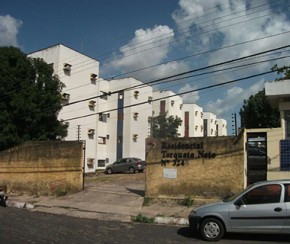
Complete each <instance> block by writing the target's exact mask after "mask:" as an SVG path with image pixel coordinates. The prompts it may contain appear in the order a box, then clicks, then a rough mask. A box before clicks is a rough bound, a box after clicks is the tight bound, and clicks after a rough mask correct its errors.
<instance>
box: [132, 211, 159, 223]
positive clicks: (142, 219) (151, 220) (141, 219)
mask: <svg viewBox="0 0 290 244" xmlns="http://www.w3.org/2000/svg"><path fill="white" fill-rule="evenodd" d="M132 221H133V222H139V223H154V221H155V218H149V217H146V216H143V215H142V214H140V213H139V214H138V215H137V216H135V217H132Z"/></svg>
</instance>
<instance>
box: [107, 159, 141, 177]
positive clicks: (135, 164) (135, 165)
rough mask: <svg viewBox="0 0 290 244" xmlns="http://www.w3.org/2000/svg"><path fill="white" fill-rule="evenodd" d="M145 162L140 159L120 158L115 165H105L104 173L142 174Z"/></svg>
mask: <svg viewBox="0 0 290 244" xmlns="http://www.w3.org/2000/svg"><path fill="white" fill-rule="evenodd" d="M145 165H146V163H145V161H143V160H141V159H140V158H121V159H118V160H117V161H116V162H115V163H113V164H109V165H107V167H106V169H105V172H106V173H107V174H112V173H124V172H129V173H131V174H133V173H135V172H136V171H138V172H143V171H144V169H145Z"/></svg>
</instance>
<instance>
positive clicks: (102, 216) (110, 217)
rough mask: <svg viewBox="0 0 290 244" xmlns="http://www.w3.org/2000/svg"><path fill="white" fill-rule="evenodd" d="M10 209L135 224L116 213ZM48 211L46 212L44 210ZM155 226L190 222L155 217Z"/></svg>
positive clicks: (16, 204)
mask: <svg viewBox="0 0 290 244" xmlns="http://www.w3.org/2000/svg"><path fill="white" fill-rule="evenodd" d="M7 206H8V207H13V208H23V209H27V210H35V209H36V207H37V208H38V207H39V208H40V209H42V210H40V212H46V213H52V214H58V215H66V216H72V217H78V218H89V219H92V218H94V219H98V220H104V221H120V222H134V221H132V217H133V216H127V215H120V214H114V213H99V212H88V211H82V210H67V209H66V210H63V211H54V210H53V209H61V208H59V207H46V206H41V205H37V206H36V205H34V204H31V203H25V202H10V201H7ZM44 209H46V210H44ZM80 213H81V214H80ZM154 223H155V224H164V225H188V224H189V222H188V220H187V219H186V218H174V217H160V216H157V217H154Z"/></svg>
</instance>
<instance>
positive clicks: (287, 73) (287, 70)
mask: <svg viewBox="0 0 290 244" xmlns="http://www.w3.org/2000/svg"><path fill="white" fill-rule="evenodd" d="M272 70H274V71H277V74H278V75H280V74H283V75H282V77H280V78H277V79H276V81H279V80H287V79H290V66H283V67H280V68H279V67H278V65H277V64H275V65H274V66H273V67H272Z"/></svg>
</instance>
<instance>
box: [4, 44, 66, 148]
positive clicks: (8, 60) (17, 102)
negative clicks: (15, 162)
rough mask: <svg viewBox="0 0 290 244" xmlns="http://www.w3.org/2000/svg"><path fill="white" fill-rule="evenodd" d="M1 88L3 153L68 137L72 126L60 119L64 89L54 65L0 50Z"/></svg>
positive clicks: (17, 51)
mask: <svg viewBox="0 0 290 244" xmlns="http://www.w3.org/2000/svg"><path fill="white" fill-rule="evenodd" d="M0 84H1V86H0V111H1V113H0V150H3V149H6V148H9V147H11V146H15V145H18V144H21V143H23V142H25V141H30V140H32V141H37V140H56V139H61V138H63V137H65V136H66V135H67V127H68V125H67V124H65V123H63V122H61V121H58V119H57V115H58V112H59V111H60V110H61V108H62V106H61V88H62V85H61V82H60V81H59V79H58V78H57V77H56V76H54V75H53V68H52V67H51V66H50V65H48V64H47V63H45V62H44V61H42V60H40V59H32V58H28V57H27V56H26V55H25V54H24V53H22V52H21V51H20V50H19V49H18V48H15V47H0Z"/></svg>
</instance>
